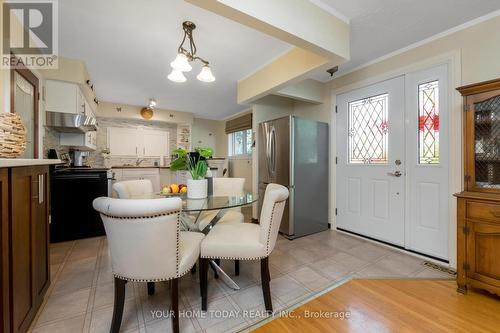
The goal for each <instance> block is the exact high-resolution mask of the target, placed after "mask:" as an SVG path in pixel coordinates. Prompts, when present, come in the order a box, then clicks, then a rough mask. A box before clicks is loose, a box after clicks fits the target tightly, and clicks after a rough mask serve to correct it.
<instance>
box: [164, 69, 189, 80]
mask: <svg viewBox="0 0 500 333" xmlns="http://www.w3.org/2000/svg"><path fill="white" fill-rule="evenodd" d="M168 79H169V80H170V81H174V82H186V77H185V76H184V74H183V73H182V72H181V71H180V70H177V69H172V72H171V73H170V74H169V75H168Z"/></svg>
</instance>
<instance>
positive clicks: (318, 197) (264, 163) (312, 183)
mask: <svg viewBox="0 0 500 333" xmlns="http://www.w3.org/2000/svg"><path fill="white" fill-rule="evenodd" d="M257 141H258V154H259V159H258V160H259V170H258V177H259V214H260V211H261V208H262V200H263V198H264V193H265V190H266V186H267V184H269V183H277V184H281V185H284V186H286V187H288V189H289V191H290V197H289V199H288V202H287V206H286V207H285V212H284V214H283V219H282V221H281V226H280V232H281V233H282V234H283V235H285V236H286V237H288V238H297V237H301V236H305V235H309V234H313V233H316V232H320V231H324V230H327V229H328V202H329V200H328V183H329V180H328V169H329V167H328V163H329V160H328V152H329V148H328V146H329V143H328V142H329V140H328V124H326V123H322V122H317V121H312V120H307V119H303V118H298V117H294V116H289V117H284V118H279V119H275V120H270V121H266V122H263V123H260V124H259V133H258V140H257Z"/></svg>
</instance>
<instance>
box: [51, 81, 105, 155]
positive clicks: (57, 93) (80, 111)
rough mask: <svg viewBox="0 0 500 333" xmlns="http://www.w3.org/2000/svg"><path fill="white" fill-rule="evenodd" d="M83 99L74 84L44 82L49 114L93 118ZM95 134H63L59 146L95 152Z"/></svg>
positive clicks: (88, 105) (69, 132) (91, 132)
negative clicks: (69, 114)
mask: <svg viewBox="0 0 500 333" xmlns="http://www.w3.org/2000/svg"><path fill="white" fill-rule="evenodd" d="M91 105H92V104H91V103H89V102H88V101H87V100H86V99H85V95H84V94H83V93H82V91H81V89H80V86H79V85H78V84H76V83H71V82H65V81H56V80H46V82H45V110H46V111H51V112H60V113H71V114H77V115H84V116H87V117H92V118H95V114H94V110H93V108H92V106H91ZM96 139H97V132H95V131H90V132H86V133H73V132H72V131H67V132H63V133H61V135H60V144H61V145H62V146H69V147H72V148H76V149H80V150H95V149H96V145H97V140H96Z"/></svg>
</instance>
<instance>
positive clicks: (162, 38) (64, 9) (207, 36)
mask: <svg viewBox="0 0 500 333" xmlns="http://www.w3.org/2000/svg"><path fill="white" fill-rule="evenodd" d="M185 20H191V21H193V22H195V24H196V25H197V28H196V29H195V30H194V39H195V42H196V45H197V48H198V52H197V53H198V55H199V56H201V57H202V58H205V59H206V60H208V61H209V62H210V64H211V66H212V71H213V73H214V75H215V77H216V78H217V80H216V81H215V82H213V83H203V82H200V81H198V80H197V79H196V75H198V73H199V71H200V69H201V65H200V64H199V63H195V64H193V70H192V71H191V72H189V73H186V77H187V79H188V81H187V82H185V83H174V82H171V81H170V80H168V79H167V75H168V74H169V72H170V62H171V61H172V60H173V59H174V58H175V56H176V54H177V48H178V46H179V43H180V42H181V39H182V35H183V32H182V22H183V21H185ZM59 25H60V28H59V35H60V42H59V45H60V55H61V56H65V57H70V58H77V59H81V60H83V61H84V62H85V63H86V64H87V68H88V70H89V73H90V76H91V78H92V80H93V81H94V83H95V87H96V92H97V96H98V98H99V99H100V100H103V101H109V102H119V103H123V104H133V105H146V104H147V102H148V100H149V98H150V97H154V98H155V99H156V100H157V102H158V106H157V107H158V108H165V109H174V110H178V111H187V112H193V113H194V114H195V115H197V116H200V117H203V118H214V119H221V118H224V117H226V116H228V115H231V114H234V113H237V112H239V111H242V110H244V109H247V108H248V106H242V105H238V104H237V103H236V84H237V81H238V80H240V79H242V78H243V77H245V76H247V75H249V74H251V73H252V72H254V71H255V69H257V68H258V67H260V66H262V65H264V64H265V63H267V62H269V61H270V60H272V59H274V58H276V57H278V56H279V55H280V54H282V53H284V52H285V51H286V50H288V49H289V48H290V47H291V46H290V45H288V44H286V43H284V42H281V41H279V40H277V39H275V38H272V37H270V36H267V35H265V34H262V33H260V32H258V31H255V30H253V29H250V28H247V27H246V26H243V25H241V24H239V23H236V22H233V21H230V20H228V19H226V18H223V17H220V16H217V15H215V14H213V13H211V12H208V11H205V10H203V9H200V8H198V7H195V6H193V5H191V4H188V3H186V2H184V1H183V0H145V1H144V0H143V1H139V0H128V1H124V0H85V1H82V0H64V1H59Z"/></svg>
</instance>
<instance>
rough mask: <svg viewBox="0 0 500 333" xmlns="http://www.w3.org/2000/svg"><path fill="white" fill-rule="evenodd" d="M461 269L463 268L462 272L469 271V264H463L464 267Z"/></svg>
mask: <svg viewBox="0 0 500 333" xmlns="http://www.w3.org/2000/svg"><path fill="white" fill-rule="evenodd" d="M462 267H463V268H464V271H468V270H469V269H470V266H469V264H468V263H466V262H464V265H463V266H462Z"/></svg>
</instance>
